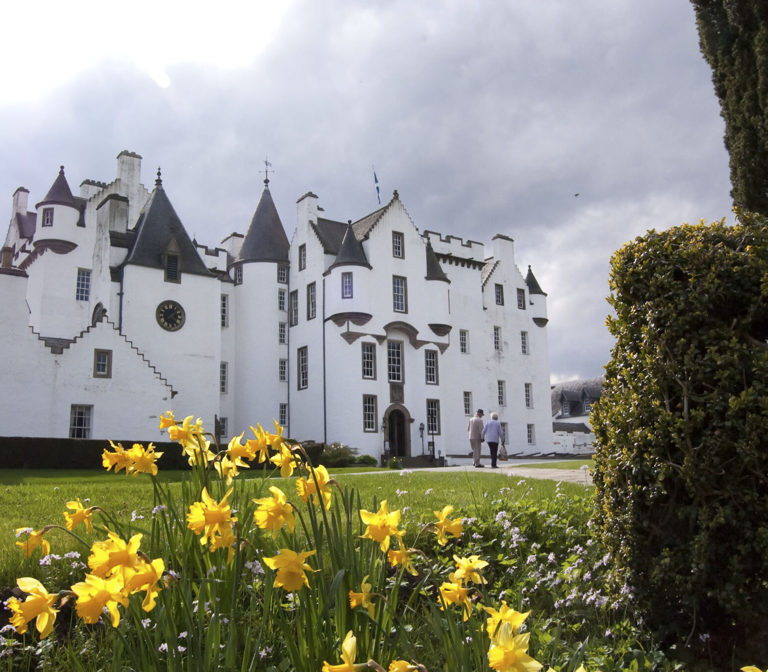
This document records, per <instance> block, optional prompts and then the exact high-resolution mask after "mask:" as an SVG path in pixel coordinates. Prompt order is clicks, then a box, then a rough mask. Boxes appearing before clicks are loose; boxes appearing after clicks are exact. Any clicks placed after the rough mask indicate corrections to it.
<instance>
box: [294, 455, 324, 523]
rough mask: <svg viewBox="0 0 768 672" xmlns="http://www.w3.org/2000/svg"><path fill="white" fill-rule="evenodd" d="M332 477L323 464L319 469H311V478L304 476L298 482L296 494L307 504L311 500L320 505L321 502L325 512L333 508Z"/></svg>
mask: <svg viewBox="0 0 768 672" xmlns="http://www.w3.org/2000/svg"><path fill="white" fill-rule="evenodd" d="M330 482H331V477H330V474H329V473H328V470H327V469H326V468H325V467H324V466H323V465H322V464H321V465H320V466H319V467H310V468H309V476H308V477H307V478H304V477H303V476H302V477H301V478H299V480H298V481H296V492H297V493H298V495H299V497H300V498H301V501H302V502H304V503H305V504H306V503H307V502H308V501H309V500H310V498H311V499H312V500H314V502H315V503H319V502H320V500H322V502H323V506H325V510H326V511H327V510H328V509H330V508H331V497H332V492H331V486H330Z"/></svg>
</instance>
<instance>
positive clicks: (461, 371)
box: [0, 151, 552, 463]
mask: <svg viewBox="0 0 768 672" xmlns="http://www.w3.org/2000/svg"><path fill="white" fill-rule="evenodd" d="M264 184H265V187H264V190H263V192H262V195H261V199H260V201H259V203H258V205H257V207H256V212H255V214H254V216H253V219H252V220H251V223H250V226H249V227H248V230H247V232H246V234H245V235H242V234H238V233H233V234H232V235H230V236H228V237H227V238H226V239H225V240H224V241H222V243H221V246H220V247H215V248H209V247H206V246H204V245H200V244H198V243H197V242H196V241H195V240H192V239H190V237H189V235H188V234H187V232H186V230H185V229H184V226H183V225H182V223H181V221H180V220H179V217H178V216H177V214H176V212H175V211H174V208H173V206H172V205H171V202H170V200H169V198H168V196H167V194H166V192H165V189H164V187H163V184H162V181H161V179H160V173H159V171H158V177H157V180H156V182H155V185H154V189H152V191H149V190H148V189H146V188H145V187H144V185H143V184H142V183H141V157H140V156H139V155H138V154H135V153H133V152H128V151H123V152H121V153H120V154H119V155H118V157H117V177H116V179H114V180H113V181H111V182H109V183H104V182H97V181H94V180H85V181H83V182H82V184H81V185H80V194H79V196H75V195H73V194H72V191H71V190H70V187H69V184H68V183H67V179H66V177H65V175H64V168H63V167H62V169H61V171H60V172H59V175H58V176H57V177H56V178H55V180H54V182H53V185H52V186H51V188H50V190H49V191H48V193H47V194H46V195H45V197H44V198H43V199H42V200H40V201H39V202H38V203H37V204H36V205H35V206H34V209H32V210H29V209H28V208H29V205H28V196H29V192H28V190H27V189H25V188H23V187H20V188H18V189H17V190H16V192H15V193H14V195H13V209H12V213H11V220H10V225H9V228H8V234H7V237H6V239H5V244H4V246H3V248H2V263H0V302H2V307H3V320H2V321H0V343H2V366H1V367H0V386H1V387H2V391H3V393H2V404H1V405H0V436H27V437H71V438H94V439H108V438H116V437H131V438H135V439H136V440H142V441H150V440H155V441H158V440H163V439H164V435H163V434H161V433H160V431H159V429H158V424H159V421H158V418H159V415H160V414H161V413H163V412H164V411H166V410H172V411H173V412H174V414H175V416H176V417H177V418H183V417H184V416H186V415H192V414H194V415H195V416H196V417H198V416H199V417H202V419H203V421H204V423H205V426H206V427H207V428H209V429H211V430H213V428H214V427H216V432H217V434H219V435H220V436H221V438H222V439H223V440H224V441H225V442H226V441H228V439H229V437H231V436H233V435H236V434H239V433H240V432H243V431H244V430H245V431H246V438H247V437H248V436H250V435H251V432H250V429H249V426H251V425H253V426H255V425H256V423H257V422H258V423H261V424H262V425H263V426H264V427H265V428H268V429H269V428H272V423H273V420H276V421H277V422H278V423H279V424H281V425H283V426H284V427H285V434H286V435H287V436H290V437H292V438H294V439H298V440H311V441H316V442H322V443H332V442H341V443H343V444H346V445H348V446H351V447H354V448H357V449H358V450H359V451H360V453H361V454H368V455H372V456H375V457H376V458H379V457H382V456H383V457H387V456H400V457H403V458H406V462H407V458H414V457H419V456H421V455H427V456H448V457H450V456H461V458H463V459H464V460H466V459H467V453H468V451H469V446H468V441H467V421H468V419H469V417H470V416H471V415H473V414H474V412H475V410H476V409H477V408H483V409H484V411H485V413H486V417H488V414H489V412H490V411H493V410H495V411H497V412H498V413H499V416H500V419H501V421H502V422H503V423H504V424H505V428H506V432H507V448H508V451H509V453H511V454H515V453H521V454H531V453H541V452H548V451H551V449H552V421H551V417H550V386H549V368H548V354H547V329H546V324H547V306H546V295H545V294H544V292H543V291H542V290H541V288H540V287H539V285H538V283H537V282H536V279H535V277H534V276H533V273H532V272H531V270H530V267H529V268H528V273H527V275H526V276H525V277H524V276H523V275H522V274H521V272H520V270H519V269H518V268H517V266H516V265H515V257H514V243H513V241H512V239H511V238H509V237H507V236H504V235H496V236H495V237H494V238H493V240H492V242H491V246H490V250H487V249H486V248H485V247H484V246H483V245H482V244H481V243H478V242H475V241H472V240H463V239H461V238H457V237H454V236H450V235H447V236H444V235H441V234H439V233H435V232H433V231H424V232H419V230H418V229H417V228H416V226H415V225H414V223H413V221H412V220H411V218H410V216H409V215H408V212H407V211H406V209H405V207H404V206H403V204H402V202H401V201H400V198H399V196H398V193H397V192H395V193H394V196H393V198H392V200H391V201H390V202H389V203H387V204H386V205H385V206H383V207H380V208H379V209H378V210H376V211H375V212H372V213H370V214H368V215H366V216H365V217H363V218H362V219H359V220H357V221H356V222H347V223H343V222H340V221H334V220H331V219H327V218H326V217H325V216H324V211H323V209H322V208H321V207H320V206H319V205H318V197H317V196H316V195H315V194H313V193H311V192H308V193H306V194H304V196H302V197H301V198H299V200H298V213H297V215H298V216H297V221H296V228H295V230H294V232H293V236H292V238H291V240H290V241H289V240H288V237H287V235H286V233H285V230H284V228H283V225H282V222H281V220H280V217H279V216H278V213H277V210H276V208H275V205H274V202H273V200H272V196H271V195H270V191H269V180H268V179H266V180H264ZM461 462H462V460H457V461H455V463H461Z"/></svg>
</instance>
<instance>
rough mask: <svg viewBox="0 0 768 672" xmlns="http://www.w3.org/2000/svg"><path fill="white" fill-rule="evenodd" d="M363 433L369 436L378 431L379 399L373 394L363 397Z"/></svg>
mask: <svg viewBox="0 0 768 672" xmlns="http://www.w3.org/2000/svg"><path fill="white" fill-rule="evenodd" d="M363 431H364V432H366V433H369V434H376V433H378V431H379V399H378V397H377V396H376V395H375V394H364V395H363Z"/></svg>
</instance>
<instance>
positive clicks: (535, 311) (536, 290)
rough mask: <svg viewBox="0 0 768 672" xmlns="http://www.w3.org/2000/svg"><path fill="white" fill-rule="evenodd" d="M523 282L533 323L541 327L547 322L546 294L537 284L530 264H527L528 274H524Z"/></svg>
mask: <svg viewBox="0 0 768 672" xmlns="http://www.w3.org/2000/svg"><path fill="white" fill-rule="evenodd" d="M525 284H526V285H527V286H528V297H529V299H530V302H531V317H533V321H534V323H536V324H537V325H538V326H539V327H543V326H545V325H546V324H547V322H549V318H548V317H547V295H546V293H545V292H544V291H543V290H542V289H541V287H540V286H539V283H538V282H537V280H536V277H535V276H534V275H533V271H532V270H531V267H530V266H528V274H527V275H526V276H525Z"/></svg>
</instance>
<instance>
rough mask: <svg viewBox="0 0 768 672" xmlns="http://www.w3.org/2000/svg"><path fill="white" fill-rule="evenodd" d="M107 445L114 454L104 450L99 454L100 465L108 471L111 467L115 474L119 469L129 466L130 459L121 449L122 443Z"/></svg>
mask: <svg viewBox="0 0 768 672" xmlns="http://www.w3.org/2000/svg"><path fill="white" fill-rule="evenodd" d="M109 445H110V446H112V448H113V449H114V451H115V452H114V453H110V452H109V451H108V450H104V452H103V453H102V454H101V464H102V465H103V467H104V468H105V469H106V470H107V471H109V470H110V469H112V467H114V468H115V473H117V472H118V471H120V470H121V469H127V468H128V465H130V464H131V462H132V459H131V456H130V455H129V454H128V452H127V451H126V450H125V448H123V444H122V443H114V442H112V441H110V442H109Z"/></svg>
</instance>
